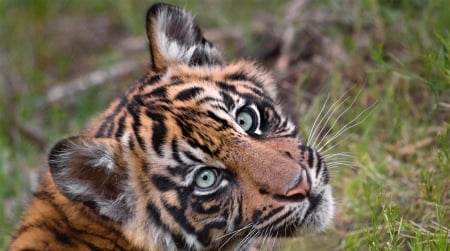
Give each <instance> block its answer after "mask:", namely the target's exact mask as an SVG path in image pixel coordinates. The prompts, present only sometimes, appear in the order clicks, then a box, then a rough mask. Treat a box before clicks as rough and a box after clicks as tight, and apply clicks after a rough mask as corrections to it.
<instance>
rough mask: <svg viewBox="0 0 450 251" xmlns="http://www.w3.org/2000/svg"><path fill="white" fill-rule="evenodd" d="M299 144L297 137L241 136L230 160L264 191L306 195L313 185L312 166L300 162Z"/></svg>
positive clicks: (291, 196)
mask: <svg viewBox="0 0 450 251" xmlns="http://www.w3.org/2000/svg"><path fill="white" fill-rule="evenodd" d="M298 146H299V142H298V141H297V140H295V139H286V138H276V139H265V140H256V139H248V140H246V141H242V139H241V140H239V141H238V142H236V143H235V146H234V147H233V152H232V153H229V154H230V157H231V158H229V162H230V163H226V164H227V165H228V166H229V167H232V168H236V169H237V170H239V172H238V173H240V174H241V175H245V177H244V178H245V179H246V180H247V181H253V184H255V185H257V186H258V187H259V189H260V190H262V191H265V192H267V193H270V194H272V195H275V196H276V197H279V198H285V199H294V198H305V197H306V196H307V195H308V193H309V190H310V186H311V178H310V175H309V168H311V167H308V166H307V163H301V162H300V150H299V147H298Z"/></svg>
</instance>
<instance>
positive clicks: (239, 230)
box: [214, 223, 253, 240]
mask: <svg viewBox="0 0 450 251" xmlns="http://www.w3.org/2000/svg"><path fill="white" fill-rule="evenodd" d="M252 225H253V224H252V223H250V224H248V225H245V226H243V227H241V228H239V229H237V230H234V231H232V232H229V233H226V234H224V235H222V236H220V237H217V238H216V239H214V240H220V239H222V238H225V237H227V236H229V235H232V234H235V233H239V232H241V231H243V230H245V229H247V228H249V227H251V226H252Z"/></svg>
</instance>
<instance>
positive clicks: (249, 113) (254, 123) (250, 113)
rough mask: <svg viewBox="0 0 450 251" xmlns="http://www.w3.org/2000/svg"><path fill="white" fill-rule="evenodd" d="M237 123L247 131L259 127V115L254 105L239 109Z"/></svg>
mask: <svg viewBox="0 0 450 251" xmlns="http://www.w3.org/2000/svg"><path fill="white" fill-rule="evenodd" d="M236 123H238V125H239V126H240V127H241V128H242V129H244V131H246V132H255V130H256V129H257V128H258V124H259V121H258V115H257V113H256V111H255V109H254V108H253V107H250V106H246V107H244V108H242V109H241V110H240V111H238V113H237V115H236Z"/></svg>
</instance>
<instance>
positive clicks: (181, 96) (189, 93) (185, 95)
mask: <svg viewBox="0 0 450 251" xmlns="http://www.w3.org/2000/svg"><path fill="white" fill-rule="evenodd" d="M202 92H204V89H203V88H201V87H191V88H189V89H186V90H182V91H181V92H179V93H178V94H177V95H176V96H175V99H176V100H181V101H187V100H190V99H193V98H195V97H196V96H197V95H199V94H201V93H202Z"/></svg>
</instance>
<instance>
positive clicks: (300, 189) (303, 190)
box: [286, 169, 309, 197]
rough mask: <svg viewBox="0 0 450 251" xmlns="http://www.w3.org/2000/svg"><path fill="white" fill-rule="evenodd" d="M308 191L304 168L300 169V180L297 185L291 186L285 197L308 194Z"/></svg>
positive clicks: (306, 175)
mask: <svg viewBox="0 0 450 251" xmlns="http://www.w3.org/2000/svg"><path fill="white" fill-rule="evenodd" d="M308 192H309V184H308V174H307V173H306V170H305V169H302V172H301V175H300V181H299V182H298V184H297V185H295V186H294V187H293V188H291V189H290V190H289V191H287V193H286V197H290V196H294V195H298V194H301V195H304V196H306V195H308Z"/></svg>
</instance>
